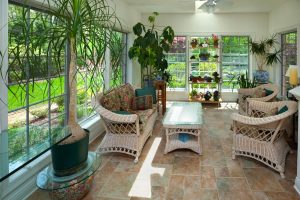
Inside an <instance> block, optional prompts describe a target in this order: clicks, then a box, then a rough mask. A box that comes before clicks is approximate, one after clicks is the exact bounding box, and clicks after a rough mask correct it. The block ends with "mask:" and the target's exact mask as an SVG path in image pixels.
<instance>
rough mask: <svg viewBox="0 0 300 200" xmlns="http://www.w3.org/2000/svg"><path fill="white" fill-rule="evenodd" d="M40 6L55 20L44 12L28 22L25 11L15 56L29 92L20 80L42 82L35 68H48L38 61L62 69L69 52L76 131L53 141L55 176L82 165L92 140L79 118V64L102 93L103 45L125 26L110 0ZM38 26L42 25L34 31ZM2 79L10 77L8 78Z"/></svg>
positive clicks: (70, 121) (71, 123) (71, 125)
mask: <svg viewBox="0 0 300 200" xmlns="http://www.w3.org/2000/svg"><path fill="white" fill-rule="evenodd" d="M41 6H42V7H43V9H44V10H46V11H47V13H48V14H49V15H50V16H51V22H50V23H49V18H48V17H44V13H40V14H39V13H35V15H32V16H30V18H31V20H30V22H28V20H27V14H24V16H22V17H24V19H22V20H23V22H22V23H19V24H18V26H19V27H18V28H19V29H20V30H23V32H22V33H24V34H20V37H19V38H18V39H19V40H18V42H19V44H18V45H19V46H21V47H22V49H21V51H20V52H19V54H13V55H14V56H17V57H18V58H16V62H17V64H18V66H20V67H19V69H18V70H20V71H21V74H26V76H25V79H24V77H19V78H20V80H19V81H18V84H19V85H20V89H23V90H25V88H24V86H22V84H23V83H24V82H27V83H32V84H33V85H34V83H35V82H36V80H38V77H35V74H36V73H35V72H36V71H38V70H41V68H42V67H43V66H44V65H43V63H41V62H37V61H41V60H46V64H45V66H47V67H49V66H52V65H54V62H55V63H56V64H57V65H60V67H61V64H62V63H64V61H65V56H64V55H65V54H64V52H65V50H66V46H67V49H68V52H69V53H68V56H67V59H66V60H68V62H66V65H65V66H66V70H67V78H66V79H67V85H66V87H67V88H68V90H67V91H68V92H67V94H66V95H67V99H68V101H67V104H66V106H67V108H66V110H68V116H67V119H65V120H66V121H67V127H68V130H69V131H70V132H71V134H72V135H71V136H70V137H68V138H67V139H66V140H64V141H63V142H61V143H59V144H57V145H54V146H53V148H52V149H51V150H52V151H51V152H52V161H53V167H54V170H55V174H56V175H69V174H72V173H74V172H76V171H77V170H79V169H81V168H82V167H84V165H85V161H86V159H87V155H88V144H89V134H88V133H87V132H86V131H85V130H84V129H83V128H82V127H81V126H80V125H79V124H78V122H77V81H76V79H77V78H76V77H77V75H78V74H79V73H80V71H79V69H78V66H79V65H80V68H81V69H82V68H84V69H85V71H88V72H90V74H91V77H90V81H89V82H90V84H89V85H88V90H89V91H90V92H92V93H94V94H95V93H96V92H99V90H98V88H97V89H96V88H93V87H92V86H93V85H94V84H96V82H97V80H99V77H100V76H101V74H103V69H102V64H103V57H104V55H105V51H106V50H105V49H106V48H110V46H109V45H110V43H109V42H108V41H110V37H111V35H112V30H113V29H114V27H121V26H120V24H119V23H118V19H117V17H116V14H115V12H114V11H113V8H111V7H110V6H109V3H108V2H107V1H106V0H73V1H69V0H51V1H50V0H45V1H43V4H42V5H41ZM23 9H24V10H23V13H27V12H28V10H27V7H23ZM37 18H39V20H44V21H43V23H40V26H41V27H35V26H36V25H35V24H34V23H36V22H35V19H37ZM35 28H37V29H38V30H36V32H34V30H35ZM25 33H26V34H25ZM45 41H47V42H45ZM41 49H43V50H44V49H46V52H45V54H42V53H41ZM9 51H10V50H9ZM24 52H25V53H24ZM5 53H6V52H0V55H1V58H2V59H4V58H5V57H4V55H5ZM9 53H10V52H9ZM3 63H5V62H0V71H2V70H4V69H5V68H6V67H7V66H4V65H3ZM37 63H39V65H37ZM11 70H15V69H14V68H12V67H11V66H10V65H9V66H8V69H7V72H8V71H11ZM20 71H18V72H16V73H19V72H20ZM49 73H50V72H49ZM6 74H8V73H6ZM28 74H29V75H28ZM62 76H63V75H62ZM3 79H5V80H6V77H3ZM7 87H8V85H7ZM51 139H53V138H51Z"/></svg>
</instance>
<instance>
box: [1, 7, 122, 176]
mask: <svg viewBox="0 0 300 200" xmlns="http://www.w3.org/2000/svg"><path fill="white" fill-rule="evenodd" d="M8 20H9V23H8V31H9V34H8V36H9V41H8V47H9V50H8V60H9V63H8V65H9V70H8V73H7V79H8V89H7V92H8V103H7V106H8V124H7V132H6V131H5V133H7V134H4V131H3V130H2V131H3V132H2V133H1V138H0V142H1V146H0V148H1V149H0V150H1V158H0V162H1V166H4V165H7V166H5V167H1V168H0V178H2V177H3V176H5V175H6V174H8V173H10V172H12V171H14V169H16V168H18V167H20V166H21V165H23V164H24V163H26V162H28V161H30V160H31V159H32V158H34V157H36V156H38V155H39V154H40V153H42V152H44V151H45V150H46V149H48V148H49V147H50V146H51V144H53V142H56V141H59V140H61V139H62V138H64V137H65V136H66V133H67V131H64V129H65V127H66V122H67V114H68V109H67V107H66V105H67V102H68V99H67V93H68V91H67V88H68V87H67V81H68V80H67V76H66V74H67V69H66V66H67V65H66V64H67V62H68V56H67V55H68V48H65V49H64V50H63V51H59V52H57V51H56V47H55V46H54V45H53V46H50V48H49V45H51V43H49V41H48V37H49V35H47V33H45V31H44V30H46V26H51V25H52V23H51V22H53V20H55V18H54V17H53V16H51V15H49V14H47V13H44V12H42V11H40V10H37V9H35V8H31V7H22V6H20V5H15V4H9V19H8ZM103 31H107V30H103ZM107 40H108V41H107V42H109V43H110V45H108V46H109V47H107V49H106V51H107V54H105V55H103V56H101V58H102V59H100V60H101V61H100V64H99V63H97V64H99V67H97V71H95V67H93V62H94V61H91V60H86V59H85V58H84V57H81V56H80V49H81V46H80V44H81V43H80V41H77V42H78V43H77V48H78V49H77V50H78V52H79V55H78V60H77V66H78V73H77V77H76V78H77V89H78V90H77V96H78V101H77V102H78V106H77V117H78V121H82V120H84V119H88V117H89V116H91V114H93V109H92V107H91V97H92V96H93V95H94V94H95V93H97V92H102V91H103V90H104V82H105V81H104V75H103V74H104V71H105V69H106V68H110V69H111V70H110V71H111V73H110V76H109V77H108V80H107V82H109V81H110V83H109V85H110V87H115V86H117V85H120V84H121V83H123V82H124V81H125V78H124V77H125V69H126V53H125V51H126V49H125V47H126V34H125V33H120V32H117V31H115V32H113V34H112V36H111V37H109V38H108V39H107ZM67 45H68V44H67V43H66V47H67ZM25 47H27V48H25ZM28 47H29V48H28ZM31 47H32V48H31ZM25 49H30V50H29V51H26V50H25ZM31 49H32V50H31ZM58 53H59V54H58ZM52 55H53V56H52ZM54 55H61V58H57V56H54ZM0 95H1V94H0ZM0 100H2V99H1V96H0ZM2 115H5V113H2ZM0 120H1V119H0ZM4 121H5V120H4ZM2 129H5V128H3V127H2ZM4 135H5V137H4ZM6 136H7V137H6ZM3 138H4V139H3ZM4 144H5V145H4ZM2 152H4V153H5V155H3V154H2ZM6 154H7V155H6ZM4 157H5V158H4ZM3 169H4V170H3ZM3 174H4V175H3Z"/></svg>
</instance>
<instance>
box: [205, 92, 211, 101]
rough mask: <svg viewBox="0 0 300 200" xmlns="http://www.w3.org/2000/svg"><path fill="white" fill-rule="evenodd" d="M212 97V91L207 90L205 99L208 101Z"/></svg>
mask: <svg viewBox="0 0 300 200" xmlns="http://www.w3.org/2000/svg"><path fill="white" fill-rule="evenodd" d="M210 98H211V93H210V92H209V91H207V92H206V93H205V95H204V99H205V100H206V101H209V100H210Z"/></svg>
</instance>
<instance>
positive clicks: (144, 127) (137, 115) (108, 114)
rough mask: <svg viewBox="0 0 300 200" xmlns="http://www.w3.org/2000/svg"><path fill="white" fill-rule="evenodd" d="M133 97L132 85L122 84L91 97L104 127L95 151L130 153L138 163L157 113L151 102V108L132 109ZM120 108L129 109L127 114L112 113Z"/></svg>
mask: <svg viewBox="0 0 300 200" xmlns="http://www.w3.org/2000/svg"><path fill="white" fill-rule="evenodd" d="M134 97H135V91H134V89H133V87H132V86H131V85H130V84H124V85H121V86H119V87H117V88H114V89H112V90H110V91H108V92H106V93H105V94H102V93H101V94H98V95H96V98H94V100H93V104H94V106H95V108H96V110H97V112H98V113H99V114H100V116H101V119H102V120H103V122H104V126H105V129H106V133H105V136H104V138H103V140H102V142H101V144H100V145H99V146H98V148H97V151H98V152H102V153H105V152H119V153H125V154H129V155H132V156H134V157H135V160H134V162H138V158H139V156H140V154H141V151H142V149H143V146H144V144H145V142H146V141H147V139H148V138H149V137H150V136H151V135H152V130H153V126H154V123H155V121H156V118H157V115H158V114H157V109H156V106H155V105H153V108H152V109H147V110H132V98H134ZM151 98H152V97H151ZM151 102H152V101H151ZM120 110H130V114H118V113H116V112H118V111H120ZM131 113H132V114H131Z"/></svg>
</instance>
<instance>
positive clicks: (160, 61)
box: [128, 12, 174, 85]
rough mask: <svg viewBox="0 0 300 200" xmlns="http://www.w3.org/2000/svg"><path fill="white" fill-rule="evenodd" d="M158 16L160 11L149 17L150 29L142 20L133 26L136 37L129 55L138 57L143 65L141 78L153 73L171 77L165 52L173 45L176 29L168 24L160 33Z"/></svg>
mask: <svg viewBox="0 0 300 200" xmlns="http://www.w3.org/2000/svg"><path fill="white" fill-rule="evenodd" d="M156 16H158V13H157V12H154V13H153V15H151V16H149V17H148V22H149V23H150V28H149V29H146V26H145V25H144V24H142V23H140V22H139V23H137V24H136V25H134V26H133V33H134V34H135V35H136V39H135V40H134V42H133V45H132V47H130V49H129V52H128V56H129V58H130V59H137V61H138V62H139V64H140V65H141V68H142V73H141V76H142V78H141V80H143V79H144V78H143V77H144V76H153V74H156V76H160V77H167V76H168V77H170V74H169V73H168V72H167V71H166V70H167V68H168V62H167V60H166V56H165V52H169V50H170V48H171V46H172V42H173V39H174V30H173V29H172V28H171V27H170V26H166V27H165V28H163V30H162V32H161V34H160V35H159V34H158V30H157V28H156V27H155V17H156ZM167 73H168V74H167ZM166 80H167V81H170V80H171V79H170V78H167V79H166ZM142 84H143V83H142ZM148 85H149V84H148Z"/></svg>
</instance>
